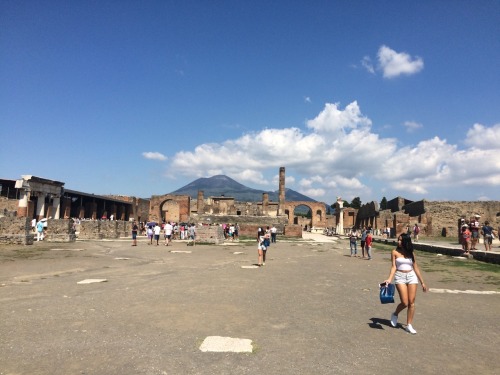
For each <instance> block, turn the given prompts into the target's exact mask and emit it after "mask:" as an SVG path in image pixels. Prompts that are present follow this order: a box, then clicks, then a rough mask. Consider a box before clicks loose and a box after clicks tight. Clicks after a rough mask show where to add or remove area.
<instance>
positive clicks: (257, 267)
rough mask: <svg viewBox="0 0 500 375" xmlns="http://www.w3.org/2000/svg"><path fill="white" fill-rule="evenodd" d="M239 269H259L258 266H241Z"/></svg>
mask: <svg viewBox="0 0 500 375" xmlns="http://www.w3.org/2000/svg"><path fill="white" fill-rule="evenodd" d="M241 268H260V267H259V266H241Z"/></svg>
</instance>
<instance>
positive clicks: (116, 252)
mask: <svg viewBox="0 0 500 375" xmlns="http://www.w3.org/2000/svg"><path fill="white" fill-rule="evenodd" d="M323 237H326V236H323ZM318 238H319V237H318ZM324 241H328V242H324ZM348 247H349V245H348V243H347V241H345V240H340V241H339V240H335V239H333V238H332V239H330V238H327V239H325V240H321V242H319V240H318V241H313V240H311V239H309V240H305V241H290V242H284V241H279V242H278V243H277V244H273V245H272V246H271V247H270V249H269V251H268V260H267V262H266V266H265V267H261V268H248V269H247V268H242V266H249V265H252V264H254V263H256V261H257V250H256V243H244V242H241V243H234V244H230V245H223V246H205V245H197V246H194V247H186V245H185V244H184V243H180V242H177V243H174V245H173V246H172V247H165V246H158V247H157V246H147V245H146V243H145V242H144V241H143V239H141V240H140V241H139V246H137V247H131V246H130V241H129V240H117V241H78V242H76V243H71V244H50V243H36V244H34V245H33V246H29V247H2V248H0V319H1V322H2V323H1V324H0V337H1V339H0V353H1V354H0V374H2V375H5V374H12V375H13V374H50V375H58V374H64V375H66V374H106V375H113V374H121V375H123V374H151V375H153V374H155V375H156V374H159V375H165V374H169V375H171V374H382V373H384V374H398V375H399V374H401V372H404V373H409V374H417V373H418V374H435V373H436V372H439V373H442V374H497V373H499V365H498V361H497V358H496V355H497V351H498V347H499V344H500V340H499V335H498V332H497V331H498V328H497V327H498V323H497V322H498V311H499V309H500V294H491V295H487V294H451V293H433V292H429V293H425V294H424V293H422V291H421V290H419V292H418V295H417V309H416V316H415V321H414V327H415V328H416V329H417V331H418V334H417V335H410V334H408V333H406V332H405V331H404V330H403V329H402V327H401V326H400V327H399V328H392V327H391V326H390V323H389V317H390V313H391V312H392V311H393V310H394V308H395V305H381V304H380V303H379V300H378V283H379V282H380V281H382V280H384V279H385V278H386V277H387V275H388V272H389V251H379V250H375V251H374V260H373V261H365V260H361V259H358V258H351V257H350V256H349V250H348ZM187 249H189V251H191V253H186V252H171V251H172V250H174V251H185V250H187ZM436 262H438V263H439V262H440V261H439V259H437V260H436ZM491 267H497V266H495V265H492V266H491ZM458 272H463V271H462V270H460V269H457V268H453V267H451V266H448V265H447V263H446V262H444V263H439V264H436V266H435V268H434V272H426V273H424V278H425V281H426V284H428V285H429V286H430V287H431V288H436V289H441V290H446V289H447V288H451V289H454V290H470V289H476V290H479V291H494V292H499V291H500V287H499V285H500V284H499V282H498V281H499V280H498V277H497V279H495V280H496V283H493V284H491V283H489V281H488V280H486V277H485V278H484V280H483V279H481V278H479V279H475V280H480V281H479V282H478V281H476V282H475V283H474V284H472V285H471V284H470V283H469V282H467V281H463V280H462V279H461V278H457V279H454V278H453V275H457V273H458ZM90 279H94V280H99V279H101V281H102V280H105V281H104V282H95V283H88V284H78V282H81V281H83V280H90ZM483 281H484V282H483ZM490 281H491V280H490ZM405 316H406V315H405V314H402V316H401V318H400V320H401V322H402V323H404V322H405ZM208 337H221V338H232V339H245V340H251V345H252V352H251V353H246V352H240V353H234V352H225V351H223V352H213V351H210V349H209V347H208V350H206V349H207V347H206V346H205V345H203V346H202V344H204V343H206V339H207V338H208ZM229 342H232V341H231V340H229ZM242 342H243V343H248V341H242ZM225 345H227V344H225Z"/></svg>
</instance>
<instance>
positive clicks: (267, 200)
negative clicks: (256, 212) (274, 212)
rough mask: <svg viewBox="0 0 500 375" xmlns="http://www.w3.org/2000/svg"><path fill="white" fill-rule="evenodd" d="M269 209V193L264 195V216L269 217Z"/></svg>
mask: <svg viewBox="0 0 500 375" xmlns="http://www.w3.org/2000/svg"><path fill="white" fill-rule="evenodd" d="M268 209H269V193H262V215H267V213H268Z"/></svg>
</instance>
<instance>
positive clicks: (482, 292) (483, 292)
mask: <svg viewBox="0 0 500 375" xmlns="http://www.w3.org/2000/svg"><path fill="white" fill-rule="evenodd" d="M429 292H433V293H451V294H500V292H496V291H493V290H456V289H455V290H453V289H436V288H429Z"/></svg>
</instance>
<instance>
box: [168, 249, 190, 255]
mask: <svg viewBox="0 0 500 375" xmlns="http://www.w3.org/2000/svg"><path fill="white" fill-rule="evenodd" d="M170 252H171V253H181V254H191V253H192V251H190V250H171V251H170Z"/></svg>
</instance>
